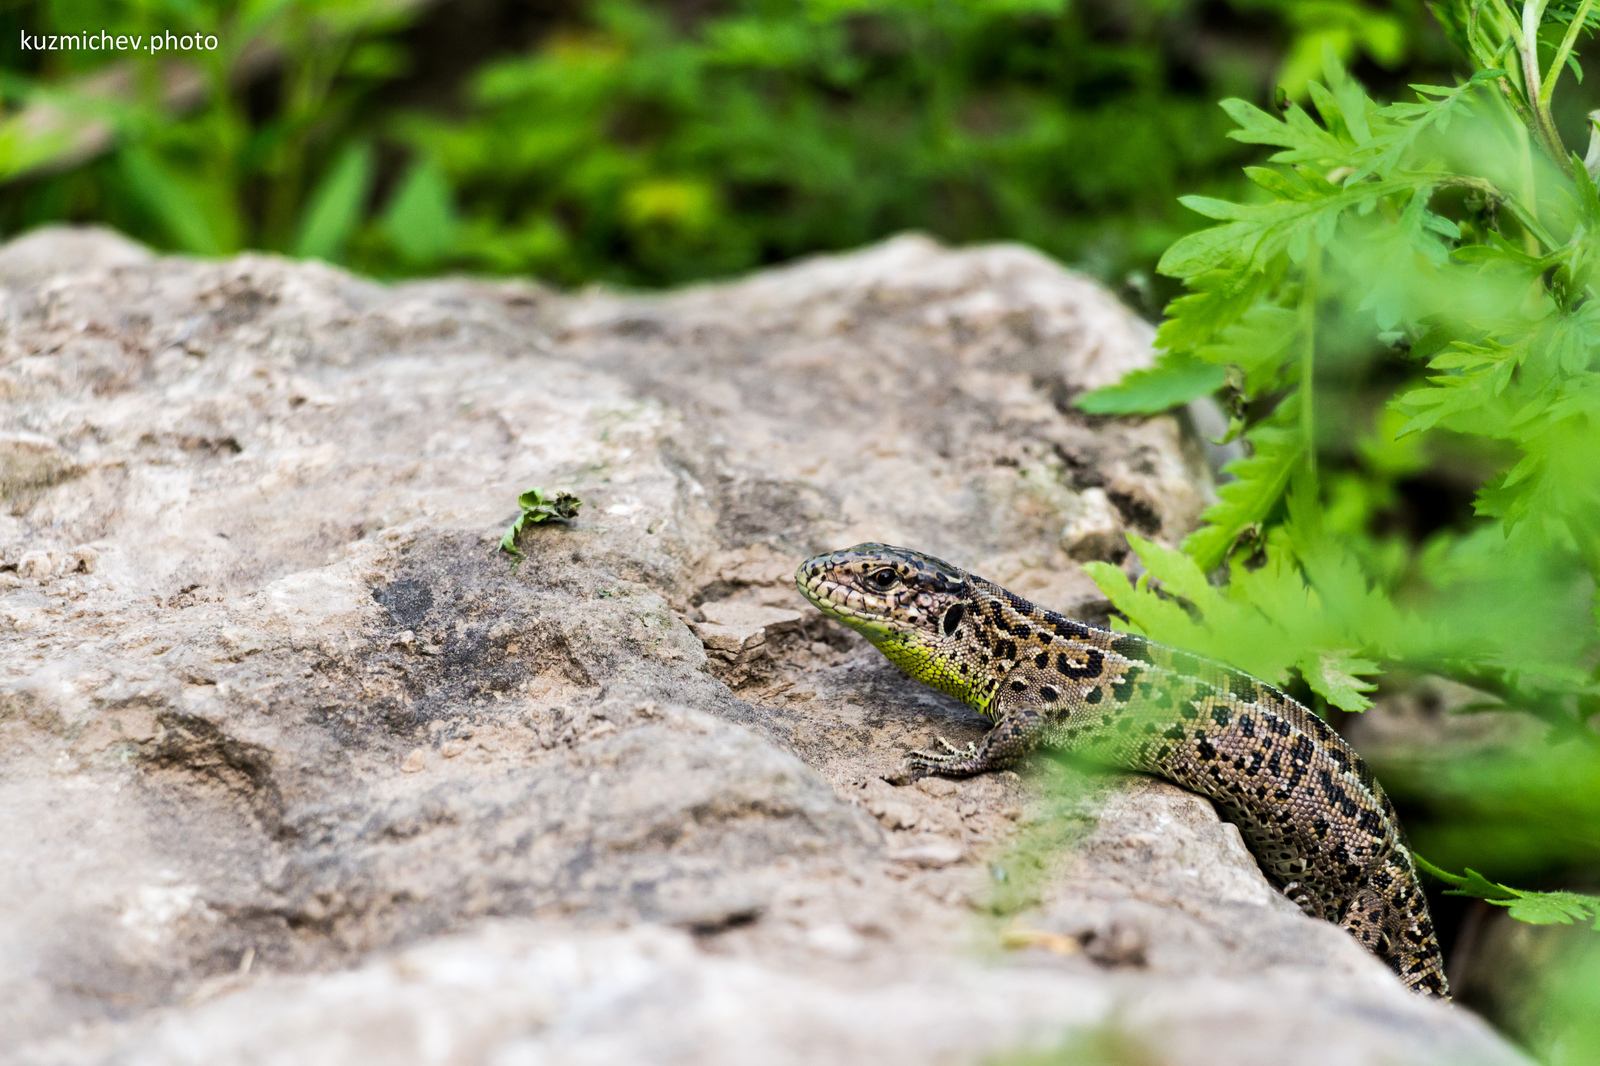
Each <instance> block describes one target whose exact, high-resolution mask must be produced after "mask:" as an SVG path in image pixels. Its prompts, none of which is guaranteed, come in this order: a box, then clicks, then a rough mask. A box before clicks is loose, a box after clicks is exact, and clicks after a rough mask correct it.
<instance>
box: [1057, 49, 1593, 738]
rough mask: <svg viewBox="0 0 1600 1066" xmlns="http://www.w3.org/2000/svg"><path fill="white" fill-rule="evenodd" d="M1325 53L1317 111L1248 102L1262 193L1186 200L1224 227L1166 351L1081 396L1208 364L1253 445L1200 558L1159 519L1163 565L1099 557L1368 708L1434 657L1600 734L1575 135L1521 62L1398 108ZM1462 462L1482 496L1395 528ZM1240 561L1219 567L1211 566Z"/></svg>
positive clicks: (1223, 648) (1239, 107)
mask: <svg viewBox="0 0 1600 1066" xmlns="http://www.w3.org/2000/svg"><path fill="white" fill-rule="evenodd" d="M1490 58H1493V59H1495V61H1496V62H1505V61H1506V59H1507V57H1506V55H1505V54H1504V50H1496V51H1494V52H1493V53H1492V54H1491V56H1490ZM1552 62H1554V60H1553V59H1552ZM1326 75H1327V77H1326V82H1325V84H1322V83H1312V84H1311V86H1310V87H1309V94H1310V98H1311V101H1312V104H1313V107H1314V109H1315V112H1316V115H1315V117H1313V115H1312V114H1311V113H1310V112H1308V111H1307V110H1305V109H1303V108H1301V107H1300V106H1298V105H1294V104H1291V105H1290V106H1289V107H1288V108H1287V109H1286V110H1285V112H1284V114H1283V115H1282V116H1281V117H1280V116H1274V115H1270V114H1267V113H1266V112H1263V111H1261V110H1259V109H1258V108H1255V107H1252V106H1250V105H1249V104H1246V103H1243V102H1242V101H1237V100H1235V101H1229V102H1227V103H1226V104H1225V105H1224V107H1225V109H1226V110H1227V112H1228V113H1229V114H1230V115H1231V116H1232V117H1233V118H1234V120H1235V121H1236V122H1237V123H1238V124H1239V129H1237V130H1236V131H1235V132H1234V134H1233V136H1234V137H1235V138H1236V139H1239V140H1244V141H1247V142H1250V143H1255V144H1266V145H1271V146H1273V147H1275V148H1276V149H1278V150H1277V151H1276V152H1275V153H1274V154H1273V155H1272V156H1271V162H1273V163H1274V164H1277V165H1276V166H1271V167H1253V168H1249V170H1248V171H1247V173H1248V174H1249V177H1250V179H1251V181H1252V183H1253V184H1254V185H1255V186H1256V187H1257V188H1258V189H1259V190H1260V193H1261V194H1264V197H1263V198H1261V199H1257V200H1255V201H1252V202H1248V203H1230V202H1226V201H1221V200H1215V199H1208V198H1200V197H1188V198H1186V199H1185V202H1186V203H1187V204H1188V205H1189V206H1190V207H1191V208H1193V209H1195V210H1196V211H1199V212H1201V213H1203V214H1205V215H1207V216H1208V217H1210V218H1213V219H1218V220H1220V221H1221V223H1222V224H1221V225H1217V226H1214V227H1212V228H1211V229H1206V230H1202V231H1200V232H1197V233H1194V234H1190V235H1188V236H1185V237H1183V238H1181V239H1179V240H1178V241H1177V242H1175V243H1174V244H1173V246H1172V247H1171V248H1169V249H1168V250H1167V252H1166V254H1165V255H1164V256H1163V257H1162V260H1161V269H1162V270H1163V271H1165V272H1168V273H1170V274H1172V275H1173V276H1175V277H1178V278H1181V279H1182V280H1184V281H1185V282H1186V283H1187V284H1188V285H1189V288H1190V290H1191V291H1190V294H1189V295H1186V296H1184V297H1183V298H1181V299H1179V300H1177V301H1175V302H1174V304H1173V306H1172V307H1171V308H1170V312H1171V314H1170V317H1169V319H1168V321H1167V322H1166V324H1165V325H1164V326H1163V327H1162V330H1161V334H1160V340H1161V342H1162V343H1164V344H1165V345H1166V353H1165V355H1164V356H1163V359H1162V361H1161V362H1160V363H1159V364H1158V365H1157V367H1156V368H1155V370H1154V371H1151V372H1148V373H1147V374H1145V375H1143V376H1135V377H1132V378H1130V380H1129V381H1128V382H1125V383H1124V384H1122V385H1119V386H1114V387H1112V388H1110V389H1105V390H1100V391H1099V392H1095V393H1090V394H1088V395H1087V396H1085V397H1083V398H1082V399H1081V400H1080V405H1081V406H1083V407H1085V408H1086V409H1088V410H1095V411H1107V410H1123V411H1129V410H1149V409H1151V408H1152V407H1154V406H1156V402H1157V401H1159V400H1160V399H1162V398H1168V399H1172V400H1185V399H1188V398H1190V397H1191V396H1192V395H1193V394H1194V391H1197V390H1191V389H1185V388H1180V387H1179V386H1181V385H1183V384H1185V383H1186V382H1193V383H1196V384H1198V383H1201V382H1203V381H1205V380H1207V379H1205V378H1204V377H1203V375H1202V374H1201V372H1200V369H1199V368H1200V367H1201V366H1209V367H1211V368H1213V376H1212V377H1211V378H1210V380H1211V381H1216V380H1218V375H1219V374H1220V375H1221V378H1222V381H1224V382H1225V385H1224V388H1223V391H1224V392H1225V393H1226V394H1227V396H1226V398H1227V399H1228V400H1229V402H1230V403H1231V404H1232V406H1233V407H1234V409H1235V410H1237V411H1240V412H1241V413H1244V412H1248V415H1247V416H1246V417H1241V418H1239V419H1237V420H1236V425H1235V430H1236V431H1242V433H1243V437H1244V440H1245V442H1246V443H1247V445H1248V446H1249V452H1248V454H1247V456H1246V457H1244V458H1242V459H1239V460H1236V461H1235V462H1233V463H1232V464H1230V465H1229V467H1228V468H1227V471H1226V473H1227V474H1228V475H1230V476H1231V478H1232V480H1230V481H1229V482H1228V483H1226V484H1225V485H1223V487H1222V488H1221V490H1220V493H1219V499H1218V501H1217V503H1216V504H1215V505H1213V506H1212V507H1211V508H1210V509H1209V510H1208V511H1207V512H1206V513H1205V516H1204V517H1205V522H1206V524H1205V525H1204V526H1203V527H1202V528H1201V529H1200V530H1198V531H1197V532H1196V533H1194V534H1193V535H1192V536H1191V537H1190V538H1189V540H1188V541H1187V542H1186V543H1185V545H1184V548H1185V551H1186V552H1187V556H1188V557H1187V558H1184V557H1182V556H1178V555H1176V554H1174V553H1170V552H1165V551H1163V550H1162V549H1160V548H1159V547H1157V546H1155V545H1152V544H1148V543H1145V542H1141V541H1136V542H1135V544H1134V547H1135V550H1136V551H1137V552H1138V554H1139V556H1140V559H1141V560H1142V561H1143V563H1144V565H1145V567H1146V568H1147V570H1148V573H1147V575H1146V577H1145V579H1143V580H1142V581H1141V586H1140V588H1138V589H1135V588H1133V587H1132V586H1130V585H1129V584H1128V581H1127V579H1126V578H1125V577H1122V576H1121V575H1120V574H1119V573H1117V572H1115V571H1113V570H1111V569H1109V568H1105V567H1102V568H1100V569H1099V571H1098V572H1097V574H1096V576H1097V578H1099V579H1100V581H1101V583H1102V587H1104V588H1105V590H1106V592H1107V594H1108V595H1109V596H1111V598H1112V600H1113V602H1114V603H1115V604H1116V605H1117V607H1118V608H1119V609H1120V610H1122V611H1123V612H1124V613H1125V614H1126V615H1127V616H1128V618H1129V619H1130V621H1131V623H1132V624H1133V625H1135V626H1137V627H1139V628H1140V629H1141V630H1142V631H1144V632H1147V633H1149V634H1150V635H1152V636H1154V637H1157V638H1158V639H1163V640H1170V641H1173V642H1176V643H1181V644H1186V645H1188V646H1191V647H1194V648H1196V649H1197V650H1202V651H1205V652H1207V653H1208V654H1213V655H1216V656H1218V657H1220V658H1225V659H1231V660H1233V661H1235V662H1236V664H1237V665H1239V666H1241V667H1243V668H1245V669H1249V670H1252V671H1253V672H1255V673H1258V674H1261V675H1263V676H1265V677H1268V678H1271V679H1273V680H1276V681H1279V682H1284V681H1286V680H1287V679H1288V678H1289V676H1290V673H1289V672H1290V671H1291V670H1292V671H1294V672H1295V673H1297V674H1298V676H1299V678H1300V679H1301V680H1302V681H1303V682H1304V683H1305V684H1306V685H1307V686H1308V687H1309V688H1310V690H1311V691H1312V692H1313V693H1315V694H1316V695H1318V696H1320V697H1321V698H1323V699H1325V700H1327V702H1328V703H1330V704H1332V705H1333V706H1336V707H1340V708H1343V709H1345V710H1357V709H1361V708H1362V707H1365V706H1366V705H1367V700H1366V698H1365V697H1364V696H1362V695H1361V692H1362V691H1363V690H1364V689H1366V688H1370V683H1369V682H1365V681H1361V680H1360V679H1361V678H1362V677H1365V676H1371V675H1373V674H1375V673H1376V672H1378V671H1379V670H1380V669H1383V668H1390V669H1393V668H1401V669H1408V670H1412V671H1430V672H1436V673H1443V674H1446V675H1448V676H1451V677H1454V678H1456V679H1458V680H1461V681H1464V682H1466V683H1468V684H1472V685H1476V686H1478V687H1480V688H1484V689H1486V690H1487V691H1489V692H1492V693H1493V694H1494V695H1495V696H1497V697H1499V698H1501V699H1503V700H1505V701H1506V702H1507V703H1508V704H1510V705H1512V706H1515V707H1518V708H1521V709H1525V710H1529V711H1532V712H1533V713H1535V714H1538V715H1540V716H1542V717H1543V718H1544V719H1545V720H1546V721H1548V722H1550V723H1551V724H1552V725H1555V726H1558V727H1560V728H1563V729H1567V730H1578V731H1583V732H1587V733H1588V734H1589V735H1591V736H1592V735H1593V734H1592V732H1591V731H1588V730H1586V729H1585V726H1586V724H1587V723H1589V722H1590V720H1591V719H1592V718H1593V717H1594V716H1595V715H1596V713H1597V711H1600V699H1597V696H1600V676H1597V674H1596V672H1595V669H1594V664H1595V662H1596V659H1597V657H1600V632H1597V628H1596V619H1597V616H1600V615H1597V612H1600V601H1596V599H1595V598H1594V589H1595V578H1596V575H1600V478H1597V477H1596V476H1595V475H1594V471H1596V470H1600V364H1597V360H1596V358H1595V349H1596V341H1597V340H1600V331H1597V330H1596V324H1597V323H1600V310H1596V308H1600V303H1596V302H1592V301H1591V300H1590V299H1589V292H1590V286H1591V284H1592V283H1593V280H1594V266H1593V264H1594V262H1595V253H1596V246H1595V239H1596V238H1595V236H1594V235H1595V234H1596V233H1597V232H1600V198H1597V197H1596V194H1595V192H1594V185H1593V181H1592V179H1591V178H1590V176H1589V174H1588V172H1587V171H1586V170H1585V168H1584V166H1583V165H1582V163H1581V162H1578V161H1577V160H1576V158H1575V157H1570V156H1567V155H1566V154H1565V153H1562V154H1561V155H1560V156H1559V157H1554V158H1553V157H1551V156H1549V155H1547V154H1545V153H1544V152H1543V151H1542V150H1541V147H1540V140H1539V137H1538V135H1537V133H1538V131H1537V128H1536V127H1537V111H1538V108H1539V107H1540V106H1541V105H1540V104H1539V95H1538V94H1539V89H1538V88H1537V87H1536V86H1535V87H1533V88H1529V87H1528V86H1523V87H1522V90H1521V95H1520V97H1519V95H1518V92H1517V91H1516V90H1515V89H1514V88H1507V86H1508V85H1511V83H1512V82H1513V81H1515V79H1514V78H1513V77H1512V75H1511V74H1508V71H1507V68H1505V67H1503V66H1496V67H1490V68H1487V69H1483V70H1480V71H1478V72H1477V73H1475V74H1474V75H1473V76H1472V77H1470V78H1468V79H1467V80H1465V81H1464V82H1462V83H1461V84H1460V85H1457V86H1454V87H1436V86H1418V87H1416V88H1417V94H1418V101H1417V102H1416V103H1404V104H1397V105H1390V106H1380V105H1379V104H1378V103H1377V102H1375V101H1373V100H1372V99H1371V98H1370V97H1369V96H1367V94H1366V93H1365V91H1364V90H1363V89H1362V88H1361V87H1360V86H1359V85H1357V84H1356V83H1355V82H1354V81H1353V80H1352V79H1351V78H1350V77H1349V76H1348V75H1346V74H1345V73H1344V71H1343V70H1342V69H1341V68H1340V66H1339V64H1338V63H1337V61H1336V60H1334V58H1333V57H1331V56H1330V57H1328V63H1327V69H1326ZM1545 84H1548V82H1546V83H1545ZM1508 100H1509V103H1508ZM1519 116H1522V117H1519ZM1507 145H1510V146H1513V147H1515V146H1520V148H1519V151H1520V157H1513V158H1511V159H1509V160H1508V158H1507V156H1506V154H1505V152H1504V151H1503V149H1504V148H1505V146H1507ZM1395 380H1399V381H1400V382H1401V384H1400V385H1399V386H1398V387H1396V386H1395V385H1394V384H1393V382H1394V381H1395ZM1163 389H1165V390H1166V391H1165V393H1164V394H1163V391H1162V390H1163ZM1385 407H1387V412H1388V413H1385ZM1350 415H1354V416H1355V417H1356V422H1355V432H1351V428H1352V427H1351V426H1350V424H1349V416H1350ZM1335 423H1336V424H1337V429H1335ZM1408 441H1409V442H1410V443H1408ZM1402 456H1405V457H1404V458H1402ZM1397 462H1398V465H1396V464H1397ZM1439 467H1456V468H1462V467H1465V468H1466V469H1468V470H1472V471H1474V474H1475V476H1476V478H1477V480H1478V484H1479V487H1478V491H1477V493H1476V498H1475V500H1474V503H1473V513H1471V514H1467V513H1464V512H1463V513H1460V514H1457V515H1455V516H1453V520H1451V521H1449V522H1447V523H1446V524H1445V525H1444V526H1443V527H1442V528H1438V529H1434V530H1431V531H1429V532H1428V533H1427V534H1426V535H1425V536H1422V537H1416V536H1413V537H1405V536H1397V535H1395V534H1393V533H1388V532H1384V527H1385V526H1392V525H1393V520H1392V519H1391V518H1390V517H1389V516H1388V515H1387V514H1386V513H1385V512H1386V510H1387V509H1388V508H1390V507H1392V506H1393V505H1394V503H1395V500H1396V496H1395V493H1394V492H1393V485H1394V484H1395V483H1396V482H1397V481H1399V480H1402V479H1405V478H1411V479H1416V478H1418V477H1419V476H1425V475H1426V473H1427V472H1428V471H1429V470H1430V469H1437V468H1439ZM1190 560H1192V562H1191V561H1190ZM1224 563H1227V564H1228V565H1227V567H1226V573H1225V577H1226V581H1225V583H1223V584H1222V585H1220V586H1219V587H1212V586H1211V585H1209V584H1208V583H1207V581H1206V580H1205V579H1204V578H1203V577H1202V576H1201V575H1203V574H1205V573H1207V572H1210V571H1213V570H1215V569H1216V568H1217V567H1219V566H1221V565H1222V564H1224ZM1151 579H1154V580H1155V581H1157V582H1159V583H1160V586H1161V589H1160V590H1155V589H1152V588H1151V587H1150V582H1151ZM1172 597H1177V598H1180V599H1181V600H1183V601H1184V602H1185V604H1186V605H1187V608H1188V609H1187V610H1180V609H1178V608H1177V607H1176V606H1175V605H1174V603H1173V602H1172V599H1171V598H1172ZM1191 612H1192V614H1191ZM1513 622H1514V623H1515V624H1509V623H1513ZM1239 634H1249V636H1248V638H1243V639H1241V638H1240V637H1239Z"/></svg>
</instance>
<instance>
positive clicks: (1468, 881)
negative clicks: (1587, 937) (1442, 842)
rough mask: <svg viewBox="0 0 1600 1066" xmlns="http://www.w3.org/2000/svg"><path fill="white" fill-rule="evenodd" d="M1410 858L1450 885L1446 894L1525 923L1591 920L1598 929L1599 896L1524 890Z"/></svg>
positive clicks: (1552, 923) (1416, 855) (1416, 857)
mask: <svg viewBox="0 0 1600 1066" xmlns="http://www.w3.org/2000/svg"><path fill="white" fill-rule="evenodd" d="M1412 858H1413V859H1415V860H1416V863H1417V865H1418V866H1419V867H1420V868H1421V869H1422V870H1424V871H1426V872H1427V873H1429V874H1432V875H1433V876H1434V877H1437V878H1438V879H1439V880H1441V881H1443V882H1445V883H1446V884H1448V885H1450V886H1452V887H1450V888H1447V889H1445V895H1447V896H1471V897H1474V898H1476V899H1481V900H1486V901H1488V902H1490V903H1493V904H1494V905H1495V906H1497V907H1505V908H1506V909H1507V911H1508V912H1509V913H1510V915H1511V917H1513V918H1515V919H1516V920H1517V921H1519V922H1527V923H1528V924H1529V925H1571V924H1572V923H1573V922H1574V921H1579V922H1587V921H1589V920H1590V919H1593V920H1594V925H1593V926H1591V928H1593V929H1594V930H1595V931H1596V932H1600V896H1585V895H1581V894H1580V893H1577V892H1526V891H1523V890H1522V889H1518V888H1511V887H1510V886H1508V885H1501V884H1496V883H1495V882H1493V881H1491V880H1489V879H1488V878H1487V877H1484V876H1483V875H1482V874H1480V873H1478V871H1476V870H1474V869H1471V868H1470V867H1469V868H1468V869H1467V872H1466V874H1465V876H1463V875H1461V874H1453V873H1450V872H1449V871H1448V870H1441V869H1439V867H1437V866H1435V865H1434V864H1433V863H1431V862H1429V861H1428V860H1427V859H1424V858H1423V857H1422V856H1421V855H1418V854H1416V853H1415V852H1413V853H1412Z"/></svg>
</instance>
